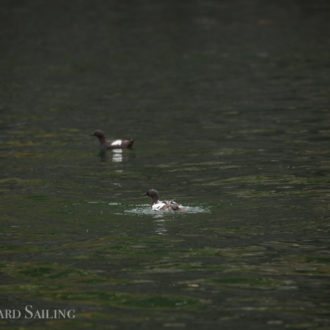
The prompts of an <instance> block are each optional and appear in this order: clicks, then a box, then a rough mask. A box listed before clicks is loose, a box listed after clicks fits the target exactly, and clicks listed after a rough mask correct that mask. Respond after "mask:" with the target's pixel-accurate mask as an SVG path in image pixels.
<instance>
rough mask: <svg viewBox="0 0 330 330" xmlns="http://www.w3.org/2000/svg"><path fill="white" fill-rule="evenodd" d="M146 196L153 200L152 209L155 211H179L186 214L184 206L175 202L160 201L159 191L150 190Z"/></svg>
mask: <svg viewBox="0 0 330 330" xmlns="http://www.w3.org/2000/svg"><path fill="white" fill-rule="evenodd" d="M146 196H149V197H151V198H152V206H151V208H152V209H153V210H154V211H179V212H186V210H185V209H184V208H183V207H182V205H180V204H178V203H176V202H174V201H172V200H171V201H160V200H159V194H158V191H157V190H155V189H150V190H148V191H147V192H146Z"/></svg>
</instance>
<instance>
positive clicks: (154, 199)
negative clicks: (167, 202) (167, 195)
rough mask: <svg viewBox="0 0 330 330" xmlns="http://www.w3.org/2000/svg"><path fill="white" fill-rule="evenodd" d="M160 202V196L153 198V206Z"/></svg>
mask: <svg viewBox="0 0 330 330" xmlns="http://www.w3.org/2000/svg"><path fill="white" fill-rule="evenodd" d="M158 200H159V198H158V196H153V197H152V204H156V203H158Z"/></svg>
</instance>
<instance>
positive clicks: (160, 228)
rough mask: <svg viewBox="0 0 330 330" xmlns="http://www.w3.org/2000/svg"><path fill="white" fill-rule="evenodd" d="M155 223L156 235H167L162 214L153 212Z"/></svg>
mask: <svg viewBox="0 0 330 330" xmlns="http://www.w3.org/2000/svg"><path fill="white" fill-rule="evenodd" d="M153 218H154V219H155V223H156V228H155V233H156V234H157V235H167V229H166V226H165V223H166V220H165V219H164V217H163V215H162V214H155V215H154V216H153Z"/></svg>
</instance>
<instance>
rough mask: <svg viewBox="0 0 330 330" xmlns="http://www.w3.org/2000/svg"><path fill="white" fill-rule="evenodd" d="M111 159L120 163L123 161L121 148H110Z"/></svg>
mask: <svg viewBox="0 0 330 330" xmlns="http://www.w3.org/2000/svg"><path fill="white" fill-rule="evenodd" d="M112 161H113V162H114V163H121V162H122V161H123V150H122V149H113V150H112Z"/></svg>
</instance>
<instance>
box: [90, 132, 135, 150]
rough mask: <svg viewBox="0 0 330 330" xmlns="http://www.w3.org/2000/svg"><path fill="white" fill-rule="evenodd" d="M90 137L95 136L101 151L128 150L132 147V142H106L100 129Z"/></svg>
mask: <svg viewBox="0 0 330 330" xmlns="http://www.w3.org/2000/svg"><path fill="white" fill-rule="evenodd" d="M91 136H96V137H97V138H98V139H99V141H100V146H101V149H103V150H107V149H130V148H132V146H133V143H134V140H122V139H116V140H106V139H105V136H104V132H103V131H101V130H100V129H97V130H96V131H95V132H94V133H92V134H91Z"/></svg>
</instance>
